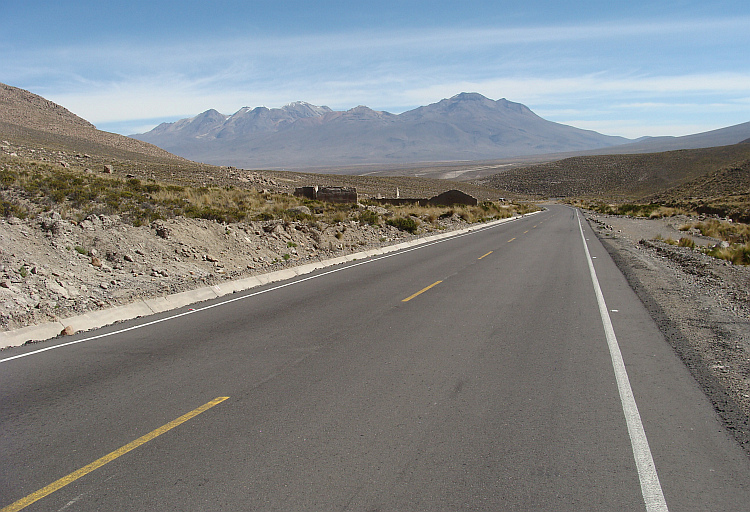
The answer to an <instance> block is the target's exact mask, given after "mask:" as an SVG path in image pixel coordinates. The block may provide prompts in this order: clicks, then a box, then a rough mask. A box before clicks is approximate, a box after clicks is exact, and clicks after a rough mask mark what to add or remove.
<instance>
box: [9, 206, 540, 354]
mask: <svg viewBox="0 0 750 512" xmlns="http://www.w3.org/2000/svg"><path fill="white" fill-rule="evenodd" d="M535 213H540V212H532V213H529V214H526V216H527V217H528V216H530V215H533V214H535ZM523 218H524V217H522V216H521V217H509V218H507V219H502V220H501V221H495V222H492V223H488V224H486V225H480V226H477V227H471V228H468V229H467V230H465V231H463V230H462V231H461V232H459V233H457V234H453V233H445V234H444V235H445V236H440V237H439V239H438V240H434V239H433V240H434V241H432V242H427V243H420V244H419V245H414V246H412V247H408V248H405V249H402V250H398V252H391V253H387V254H384V255H382V256H378V257H376V258H371V259H368V260H361V261H357V262H355V263H352V264H351V265H347V266H345V267H339V268H336V269H333V270H327V271H326V272H322V273H320V274H315V275H313V276H307V277H303V278H301V279H298V280H296V281H291V282H287V283H284V284H280V285H277V286H274V287H272V288H267V289H265V290H260V291H257V292H253V293H249V294H247V295H241V296H239V297H234V298H231V299H227V300H223V301H221V302H216V303H214V304H209V305H208V306H203V307H199V308H195V309H191V310H189V311H184V312H182V313H178V314H175V315H171V316H168V317H164V318H160V319H158V320H152V321H150V322H145V323H142V324H138V325H133V326H131V327H127V328H124V329H118V330H116V331H112V332H108V333H104V334H97V335H96V336H90V337H88V338H82V339H80V340H75V341H68V342H65V343H60V344H58V345H51V346H47V347H44V348H40V349H37V350H33V351H31V352H26V353H24V354H18V355H15V356H11V357H6V358H4V359H0V363H7V362H9V361H13V360H15V359H21V358H24V357H29V356H32V355H34V354H40V353H42V352H47V351H48V350H55V349H58V348H62V347H67V346H69V345H77V344H78V343H84V342H86V341H92V340H96V339H99V338H105V337H107V336H114V335H116V334H122V333H124V332H128V331H133V330H135V329H140V328H142V327H148V326H150V325H155V324H160V323H162V322H167V321H169V320H174V319H175V318H180V317H183V316H186V315H192V314H195V313H199V312H201V311H205V310H207V309H213V308H216V307H219V306H223V305H224V304H230V303H232V302H236V301H238V300H245V299H249V298H250V297H255V296H256V295H261V294H263V293H268V292H272V291H274V290H278V289H280V288H286V287H287V286H293V285H295V284H299V283H304V282H305V281H309V280H311V279H317V278H319V277H323V276H327V275H328V274H334V273H336V272H341V271H342V270H347V269H350V268H354V267H358V266H360V265H366V264H369V263H374V262H376V261H379V260H383V259H386V258H392V257H394V256H398V255H401V254H406V253H409V252H412V251H416V250H419V249H423V248H425V247H430V246H432V245H436V244H440V243H443V242H448V241H451V240H455V239H456V238H463V237H465V236H469V235H473V234H476V233H480V232H482V231H486V230H488V229H493V228H495V227H498V226H501V225H504V224H505V223H507V222H513V221H516V220H520V219H523ZM399 245H401V244H399ZM390 247H391V248H394V247H398V246H390ZM342 263H343V261H342Z"/></svg>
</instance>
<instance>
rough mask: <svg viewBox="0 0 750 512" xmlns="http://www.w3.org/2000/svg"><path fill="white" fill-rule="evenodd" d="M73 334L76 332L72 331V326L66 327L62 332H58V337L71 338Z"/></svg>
mask: <svg viewBox="0 0 750 512" xmlns="http://www.w3.org/2000/svg"><path fill="white" fill-rule="evenodd" d="M75 333H76V330H75V329H73V326H72V325H68V326H66V327H65V328H64V329H63V330H62V331H60V336H73V335H74V334H75Z"/></svg>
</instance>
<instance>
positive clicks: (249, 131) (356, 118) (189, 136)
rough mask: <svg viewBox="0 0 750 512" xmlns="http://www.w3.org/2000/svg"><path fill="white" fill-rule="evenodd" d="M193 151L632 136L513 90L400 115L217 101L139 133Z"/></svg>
mask: <svg viewBox="0 0 750 512" xmlns="http://www.w3.org/2000/svg"><path fill="white" fill-rule="evenodd" d="M132 137H134V138H137V139H139V140H143V141H147V142H150V143H152V144H156V145H157V146H159V147H162V148H164V149H167V150H169V151H171V152H173V153H175V154H178V155H181V156H184V157H186V158H189V159H191V160H196V161H201V162H207V163H213V164H218V165H234V166H238V167H250V168H313V167H320V166H331V165H338V166H341V165H358V164H368V163H391V164H392V163H405V162H422V161H427V162H434V161H446V160H478V159H489V158H504V157H510V156H518V155H537V154H543V153H558V152H564V151H576V150H587V149H594V148H602V147H607V146H614V145H618V144H623V143H625V142H629V141H628V140H627V139H624V138H621V137H611V136H606V135H602V134H599V133H596V132H593V131H589V130H582V129H579V128H574V127H572V126H567V125H562V124H559V123H554V122H551V121H547V120H545V119H543V118H541V117H539V116H538V115H536V114H534V113H533V112H532V111H531V110H530V109H529V108H528V107H526V106H525V105H522V104H520V103H514V102H511V101H508V100H506V99H500V100H497V101H493V100H490V99H488V98H486V97H484V96H482V95H480V94H477V93H461V94H458V95H456V96H453V97H452V98H448V99H444V100H441V101H439V102H437V103H434V104H431V105H427V106H423V107H419V108H416V109H414V110H410V111H407V112H404V113H402V114H397V115H396V114H391V113H388V112H381V111H376V110H372V109H370V108H368V107H365V106H359V107H356V108H353V109H351V110H347V111H345V112H340V111H333V110H331V109H330V108H328V107H317V106H314V105H310V104H308V103H304V102H297V103H292V104H290V105H287V106H285V107H283V108H280V109H268V108H265V107H257V108H253V109H251V108H248V107H245V108H242V109H240V110H239V111H238V112H236V113H235V114H233V115H231V116H225V115H223V114H220V113H219V112H217V111H215V110H209V111H206V112H204V113H202V114H200V115H198V116H196V117H194V118H191V119H183V120H180V121H177V122H175V123H164V124H161V125H159V126H157V127H156V128H154V129H153V130H151V131H149V132H147V133H144V134H137V135H133V136H132Z"/></svg>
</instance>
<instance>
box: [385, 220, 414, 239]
mask: <svg viewBox="0 0 750 512" xmlns="http://www.w3.org/2000/svg"><path fill="white" fill-rule="evenodd" d="M385 223H386V224H388V225H390V226H393V227H395V228H398V229H400V230H401V231H406V232H408V233H411V234H413V235H416V234H417V229H418V227H419V226H418V224H417V221H416V220H414V218H413V217H395V218H393V219H388V220H386V221H385Z"/></svg>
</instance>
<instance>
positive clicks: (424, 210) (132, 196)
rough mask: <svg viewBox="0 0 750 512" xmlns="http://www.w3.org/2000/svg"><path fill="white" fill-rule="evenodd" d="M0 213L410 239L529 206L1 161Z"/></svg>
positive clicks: (524, 210)
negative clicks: (315, 229) (295, 226)
mask: <svg viewBox="0 0 750 512" xmlns="http://www.w3.org/2000/svg"><path fill="white" fill-rule="evenodd" d="M0 185H1V188H0V214H2V215H3V216H5V217H18V218H26V217H27V216H29V215H32V216H36V215H39V214H42V213H45V212H50V211H55V212H57V213H59V214H60V215H61V216H62V218H65V219H67V220H71V221H73V222H80V221H82V220H83V219H85V218H87V217H88V216H90V215H119V216H120V217H121V219H122V220H123V222H126V223H129V224H131V225H133V226H141V225H144V224H149V223H151V222H154V221H156V220H160V219H170V218H175V217H187V218H197V219H207V220H212V221H217V222H220V223H236V222H243V221H254V220H261V221H267V220H283V221H289V222H291V221H303V222H307V223H309V224H311V225H314V224H315V223H318V222H323V223H326V224H336V223H341V222H344V221H348V220H355V221H359V222H360V223H364V224H369V225H381V224H383V223H385V224H388V225H392V226H395V227H397V228H398V229H400V230H402V231H406V232H409V233H412V234H416V233H417V232H418V231H419V230H420V228H423V229H429V230H431V229H441V220H444V219H446V218H452V217H454V216H458V217H459V218H461V219H462V220H464V221H466V222H483V221H487V220H492V219H500V218H506V217H509V216H511V215H513V214H514V213H527V212H529V211H533V210H535V209H536V208H535V207H534V206H532V205H529V204H514V203H509V204H505V203H503V204H500V203H496V202H492V201H484V202H482V203H481V204H480V205H478V206H455V207H436V206H429V207H420V206H419V205H416V204H413V205H404V206H390V205H387V206H380V205H377V204H376V203H368V201H367V200H364V201H363V202H362V203H363V204H332V203H323V202H319V201H310V200H307V199H302V198H297V197H294V196H291V195H289V194H285V193H274V192H270V191H267V190H265V191H264V190H260V191H259V190H256V189H255V188H252V187H245V188H242V187H237V186H234V185H223V186H206V185H199V186H190V185H181V184H174V183H168V182H157V181H156V180H154V179H146V180H143V179H140V178H137V177H134V176H132V175H131V176H130V177H127V176H126V177H121V176H109V175H102V174H100V173H95V172H93V171H90V170H89V171H88V172H87V171H84V170H80V169H75V168H74V169H71V168H66V167H62V166H59V165H55V164H52V163H49V162H40V161H34V160H27V159H19V158H8V157H5V158H3V159H2V160H0Z"/></svg>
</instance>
